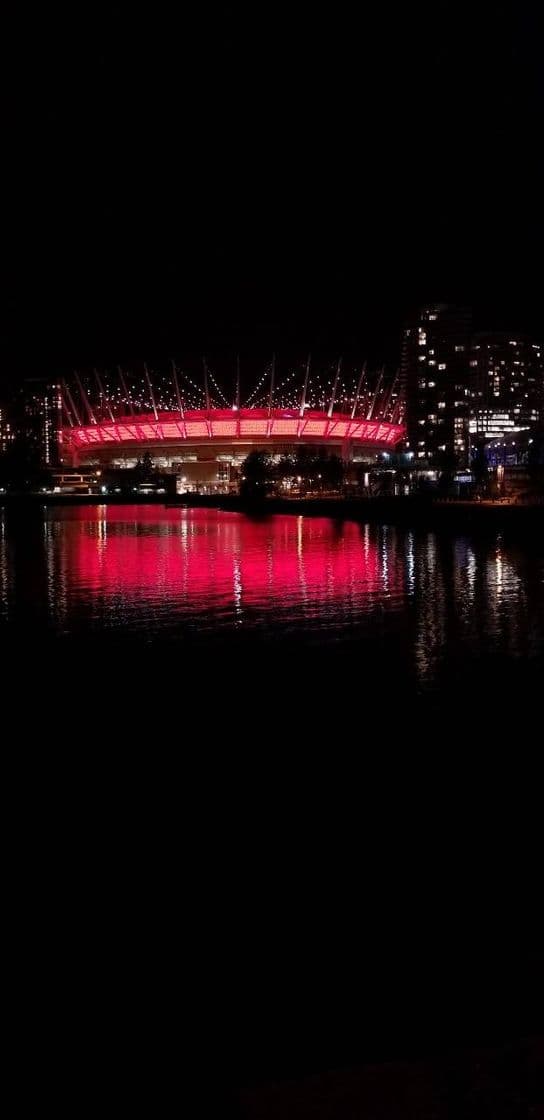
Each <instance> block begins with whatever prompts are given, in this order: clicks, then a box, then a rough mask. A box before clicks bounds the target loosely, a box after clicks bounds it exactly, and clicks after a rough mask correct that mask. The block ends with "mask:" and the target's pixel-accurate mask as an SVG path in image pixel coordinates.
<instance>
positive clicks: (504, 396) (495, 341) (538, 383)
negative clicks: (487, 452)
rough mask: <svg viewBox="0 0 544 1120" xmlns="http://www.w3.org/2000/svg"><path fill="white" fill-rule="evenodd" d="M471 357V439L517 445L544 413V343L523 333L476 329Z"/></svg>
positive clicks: (473, 440) (536, 425) (538, 422)
mask: <svg viewBox="0 0 544 1120" xmlns="http://www.w3.org/2000/svg"><path fill="white" fill-rule="evenodd" d="M469 363H470V370H471V375H472V376H471V393H470V395H471V419H470V433H471V441H472V442H473V443H474V442H475V440H478V441H480V440H482V439H483V440H485V441H486V442H492V441H500V442H503V441H507V442H509V443H510V444H511V445H512V444H513V445H514V446H515V444H516V436H518V437H519V436H520V435H521V434H522V433H527V432H529V433H530V432H531V430H534V429H535V428H537V427H538V426H539V424H541V423H542V421H543V419H544V346H539V345H538V343H536V342H532V341H530V340H529V339H527V338H525V337H523V336H522V335H519V334H504V333H498V332H494V333H487V334H478V335H475V336H474V337H473V339H472V342H471V348H470V357H469ZM518 442H519V440H518Z"/></svg>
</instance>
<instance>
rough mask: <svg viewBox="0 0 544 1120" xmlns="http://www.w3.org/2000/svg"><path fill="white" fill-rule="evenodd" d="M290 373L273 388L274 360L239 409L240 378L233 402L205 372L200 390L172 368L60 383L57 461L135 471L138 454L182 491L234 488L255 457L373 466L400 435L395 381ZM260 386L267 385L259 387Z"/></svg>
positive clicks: (338, 372) (379, 377)
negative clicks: (303, 452) (308, 452)
mask: <svg viewBox="0 0 544 1120" xmlns="http://www.w3.org/2000/svg"><path fill="white" fill-rule="evenodd" d="M296 373H297V371H296V370H294V371H291V373H290V374H288V375H287V377H286V378H285V379H284V381H283V382H282V383H280V385H279V386H278V387H277V389H276V388H275V363H272V365H271V367H269V369H267V370H266V371H265V373H264V374H263V376H262V377H261V379H260V381H259V383H258V384H257V386H256V388H255V389H254V390H253V392H252V393H250V394H249V398H248V399H247V401H245V402H244V403H242V402H241V398H240V378H239V376H238V377H237V379H236V385H235V389H234V392H233V394H232V398H233V399H232V402H229V400H228V398H227V396H226V395H225V393H224V392H223V390H222V389H221V388H220V386H219V384H218V382H217V381H216V379H215V377H214V375H213V374H212V373H211V372H210V371H209V370H208V368H207V366H204V374H203V383H202V386H201V387H200V386H198V385H197V384H196V383H195V382H194V381H192V380H191V379H190V378H187V377H186V376H185V375H184V374H182V373H181V371H178V369H177V368H176V366H175V365H174V363H172V372H171V376H170V378H169V383H168V381H167V382H166V383H165V379H164V378H161V377H156V376H153V377H152V375H151V374H150V372H149V370H148V369H147V367H144V376H143V377H142V378H140V379H139V380H136V381H134V380H132V381H129V380H128V378H127V377H126V376H125V374H123V372H122V371H121V370H119V371H118V379H117V383H116V384H113V385H112V382H111V380H109V381H107V380H106V378H105V376H103V375H100V374H98V372H97V371H95V373H94V392H93V389H92V387H91V385H90V384H89V383H87V384H85V383H84V380H83V379H82V377H80V376H79V375H76V378H75V384H74V385H72V386H70V385H68V384H67V383H63V386H62V410H63V426H62V429H61V433H60V441H61V453H62V460H63V463H64V464H66V465H69V466H72V467H78V468H85V467H95V468H101V469H104V468H115V469H123V468H131V467H134V466H135V465H136V464H137V462H138V461H141V460H142V458H143V457H144V456H147V457H150V459H151V461H152V463H153V465H154V466H155V467H156V468H158V469H160V470H161V471H164V472H168V473H169V474H175V475H176V478H177V488H178V490H192V489H199V490H201V491H209V492H213V491H214V490H215V491H228V490H232V489H236V488H237V487H238V484H239V481H240V472H241V467H242V464H243V462H244V460H245V459H246V458H247V456H248V454H249V453H250V452H251V451H255V450H258V451H264V452H265V453H267V454H269V455H271V456H280V455H292V454H296V453H297V452H298V451H299V449H300V448H301V447H303V446H305V447H307V448H312V449H314V450H315V451H316V452H317V453H318V454H319V455H321V456H322V455H333V454H334V455H337V456H339V457H341V458H342V459H343V460H345V461H351V460H357V459H359V460H361V459H364V460H368V461H369V462H372V461H375V460H376V457H377V456H378V455H379V454H380V453H383V452H390V451H392V450H394V448H395V446H396V445H397V444H398V442H399V441H400V440H401V439H402V438H403V436H404V434H405V429H404V426H403V423H402V402H401V399H400V394H399V392H398V385H397V380H398V379H393V381H391V382H390V384H389V385H387V384H386V383H385V378H384V374H383V371H382V372H381V373H379V374H378V375H377V376H376V377H375V378H373V379H371V378H369V379H367V377H366V370H365V369H364V368H363V371H361V373H360V375H359V378H358V379H357V380H354V381H353V382H352V383H351V384H349V383H346V382H345V381H344V379H343V378H342V375H341V364H340V363H338V365H337V368H336V372H335V373H334V375H333V376H329V378H328V380H327V378H326V377H323V376H321V377H319V376H316V377H315V378H311V377H310V367H309V363H307V365H306V369H305V371H303V372H302V376H301V377H300V376H299V378H298V383H297V377H296ZM265 382H266V385H265Z"/></svg>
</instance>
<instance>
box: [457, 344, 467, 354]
mask: <svg viewBox="0 0 544 1120" xmlns="http://www.w3.org/2000/svg"><path fill="white" fill-rule="evenodd" d="M464 349H465V347H464V346H456V347H455V353H456V354H459V353H460V352H461V350H464Z"/></svg>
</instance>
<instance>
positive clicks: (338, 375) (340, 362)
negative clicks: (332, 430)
mask: <svg viewBox="0 0 544 1120" xmlns="http://www.w3.org/2000/svg"><path fill="white" fill-rule="evenodd" d="M341 369H342V359H341V358H339V359H338V365H337V367H336V377H335V379H334V385H333V387H332V396H331V400H330V404H329V408H328V412H327V416H328V418H329V420H330V418H331V416H332V410H333V408H334V402H335V400H336V390H337V388H338V382H339V380H340V370H341Z"/></svg>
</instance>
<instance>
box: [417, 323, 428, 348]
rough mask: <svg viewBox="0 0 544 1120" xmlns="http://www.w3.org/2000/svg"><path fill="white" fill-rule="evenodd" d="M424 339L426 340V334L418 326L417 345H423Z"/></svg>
mask: <svg viewBox="0 0 544 1120" xmlns="http://www.w3.org/2000/svg"><path fill="white" fill-rule="evenodd" d="M426 341H427V335H426V333H425V331H422V330H421V327H420V329H419V345H420V346H425V343H426Z"/></svg>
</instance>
